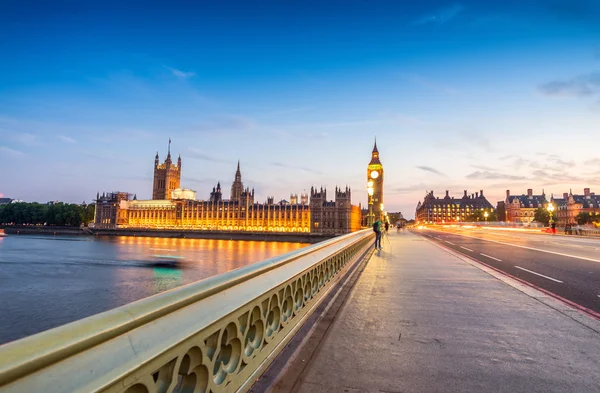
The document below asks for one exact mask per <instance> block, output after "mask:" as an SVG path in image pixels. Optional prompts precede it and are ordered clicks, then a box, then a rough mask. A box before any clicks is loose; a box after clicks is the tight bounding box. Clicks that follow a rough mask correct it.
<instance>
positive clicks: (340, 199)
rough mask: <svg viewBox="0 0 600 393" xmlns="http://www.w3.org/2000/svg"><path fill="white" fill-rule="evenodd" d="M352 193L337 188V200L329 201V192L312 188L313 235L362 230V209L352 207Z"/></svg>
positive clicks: (311, 227) (311, 229)
mask: <svg viewBox="0 0 600 393" xmlns="http://www.w3.org/2000/svg"><path fill="white" fill-rule="evenodd" d="M351 195H352V192H351V191H350V189H349V188H348V187H346V189H345V190H342V189H341V188H337V187H336V188H335V200H334V201H327V190H326V189H323V188H321V189H320V190H316V189H314V188H313V187H311V188H310V216H311V226H310V232H311V233H321V234H331V235H337V234H342V233H349V232H354V231H357V230H359V229H360V225H361V224H360V220H361V209H360V207H359V206H353V205H352V203H351V202H352V198H351Z"/></svg>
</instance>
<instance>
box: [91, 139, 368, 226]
mask: <svg viewBox="0 0 600 393" xmlns="http://www.w3.org/2000/svg"><path fill="white" fill-rule="evenodd" d="M180 178H181V157H179V158H178V160H177V164H176V165H174V164H173V163H172V161H171V152H170V141H169V152H168V154H167V158H166V160H165V162H164V163H162V164H161V163H160V162H159V159H158V153H157V154H156V157H155V161H154V184H153V191H152V199H151V200H137V198H135V196H132V195H131V194H128V193H123V192H113V193H108V194H107V193H104V194H102V196H100V195H99V194H98V195H97V198H96V216H95V220H94V222H95V227H96V228H111V229H114V228H140V229H161V230H163V229H164V230H170V229H175V230H207V231H255V232H296V233H306V234H309V233H317V234H330V235H337V234H344V233H349V232H353V231H356V230H358V229H360V218H361V217H360V208H359V207H358V206H353V205H352V204H351V191H350V189H349V188H348V187H346V188H345V189H341V188H338V187H336V189H335V200H334V201H327V199H326V196H327V190H326V189H323V188H321V189H320V190H316V189H314V188H312V187H311V192H310V200H309V195H307V194H301V195H300V196H298V195H297V194H292V195H290V200H289V201H286V200H280V201H279V202H275V199H274V197H267V201H266V202H265V203H259V202H257V201H256V200H255V198H254V189H250V188H247V187H246V188H244V185H243V183H242V173H241V170H240V163H239V162H238V165H237V170H236V172H235V175H234V181H233V184H232V186H231V193H230V198H229V199H224V198H223V192H222V188H221V183H220V182H219V183H217V185H216V186H215V187H213V189H212V192H211V193H210V196H209V198H208V200H197V199H196V192H195V191H193V190H189V189H182V188H180Z"/></svg>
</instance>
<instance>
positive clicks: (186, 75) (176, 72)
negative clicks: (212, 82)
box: [167, 67, 196, 79]
mask: <svg viewBox="0 0 600 393" xmlns="http://www.w3.org/2000/svg"><path fill="white" fill-rule="evenodd" d="M167 69H168V70H169V71H171V73H172V74H173V75H175V76H176V77H178V78H184V79H187V78H191V77H192V76H195V75H196V73H195V72H185V71H181V70H178V69H177V68H171V67H167Z"/></svg>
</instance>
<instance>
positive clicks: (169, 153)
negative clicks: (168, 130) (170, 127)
mask: <svg viewBox="0 0 600 393" xmlns="http://www.w3.org/2000/svg"><path fill="white" fill-rule="evenodd" d="M167 158H171V137H169V149H168V154H167Z"/></svg>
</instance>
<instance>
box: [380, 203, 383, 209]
mask: <svg viewBox="0 0 600 393" xmlns="http://www.w3.org/2000/svg"><path fill="white" fill-rule="evenodd" d="M379 207H380V208H381V210H382V211H383V203H382V204H380V205H379Z"/></svg>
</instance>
